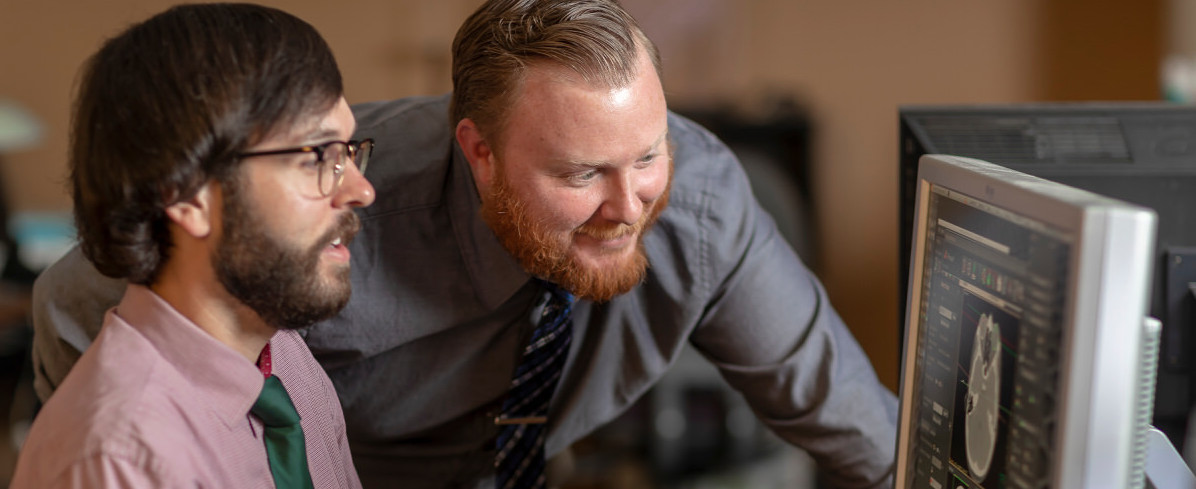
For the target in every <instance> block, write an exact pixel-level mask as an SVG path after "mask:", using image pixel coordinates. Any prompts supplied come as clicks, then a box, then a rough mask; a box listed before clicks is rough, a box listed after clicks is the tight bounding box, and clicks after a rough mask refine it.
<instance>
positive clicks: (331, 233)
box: [319, 211, 361, 248]
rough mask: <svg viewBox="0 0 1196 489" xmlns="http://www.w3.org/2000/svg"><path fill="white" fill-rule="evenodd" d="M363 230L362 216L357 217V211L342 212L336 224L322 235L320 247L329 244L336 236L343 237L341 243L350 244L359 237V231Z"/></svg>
mask: <svg viewBox="0 0 1196 489" xmlns="http://www.w3.org/2000/svg"><path fill="white" fill-rule="evenodd" d="M359 231H361V218H359V217H357V213H356V212H353V211H347V212H345V213H344V214H341V216H340V218H339V219H337V220H336V224H334V225H333V226H332V229H329V230H328V232H326V233H324V235H323V236H320V240H319V243H320V244H319V247H320V248H323V247H325V246H328V243H331V242H332V241H333V240H335V239H336V238H338V237H339V238H340V239H341V245H343V246H349V243H352V242H353V240H354V239H356V238H357V233H358V232H359Z"/></svg>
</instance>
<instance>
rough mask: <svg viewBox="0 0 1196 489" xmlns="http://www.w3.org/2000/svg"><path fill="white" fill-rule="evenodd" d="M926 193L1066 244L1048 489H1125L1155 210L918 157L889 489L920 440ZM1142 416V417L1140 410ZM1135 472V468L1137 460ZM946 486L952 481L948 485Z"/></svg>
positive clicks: (902, 480)
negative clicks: (1039, 228) (1005, 215)
mask: <svg viewBox="0 0 1196 489" xmlns="http://www.w3.org/2000/svg"><path fill="white" fill-rule="evenodd" d="M932 186H938V187H942V188H945V189H949V190H950V191H952V192H955V193H957V194H962V195H964V196H967V197H970V198H972V199H975V202H980V203H982V204H981V205H991V206H994V207H996V208H999V209H1002V210H1004V211H1008V212H1010V213H1013V214H1016V215H1020V216H1025V217H1027V218H1029V219H1031V220H1033V221H1037V222H1040V223H1042V224H1044V225H1046V226H1047V227H1048V228H1050V229H1052V230H1056V231H1058V232H1059V233H1061V235H1064V236H1069V237H1070V242H1071V244H1072V253H1071V256H1070V258H1069V267H1068V273H1067V275H1068V276H1067V286H1066V291H1065V294H1066V300H1065V305H1064V311H1063V314H1062V325H1061V326H1062V338H1061V341H1062V343H1061V348H1060V351H1059V363H1058V365H1059V377H1058V385H1057V387H1058V391H1057V397H1056V399H1057V404H1056V408H1057V409H1058V411H1057V413H1058V418H1057V419H1056V424H1055V433H1053V434H1051V435H1049V436H1052V437H1053V439H1054V440H1055V441H1054V449H1053V453H1051V455H1050V456H1051V457H1052V458H1051V461H1050V468H1049V473H1050V475H1049V480H1050V485H1049V487H1051V488H1075V489H1080V488H1102V487H1110V488H1126V487H1134V486H1135V485H1136V484H1137V483H1136V482H1134V480H1135V479H1138V478H1140V477H1141V470H1142V469H1141V467H1140V466H1139V467H1135V464H1136V463H1135V462H1134V460H1133V458H1134V450H1135V447H1134V445H1135V443H1138V441H1139V437H1141V436H1144V435H1143V434H1142V433H1139V431H1141V430H1140V429H1139V427H1138V424H1137V420H1138V415H1139V413H1140V412H1141V409H1142V406H1141V405H1140V404H1141V403H1142V401H1141V400H1140V399H1139V396H1138V395H1137V393H1139V392H1140V387H1141V384H1142V382H1141V381H1140V378H1141V375H1140V372H1139V365H1140V363H1141V362H1142V361H1143V358H1142V357H1143V355H1142V354H1141V353H1140V351H1141V348H1142V340H1141V334H1140V331H1141V328H1140V325H1141V324H1142V322H1143V318H1144V316H1145V314H1146V308H1147V300H1148V297H1149V292H1150V290H1149V289H1150V281H1149V280H1150V275H1151V272H1152V263H1153V256H1154V255H1153V253H1154V240H1155V226H1156V217H1155V214H1154V212H1153V211H1152V210H1150V209H1147V208H1144V207H1139V206H1135V205H1131V204H1126V203H1123V202H1120V201H1116V200H1113V199H1108V198H1105V197H1101V196H1098V195H1095V194H1092V193H1090V192H1087V191H1083V190H1078V189H1075V188H1072V187H1067V186H1064V185H1061V184H1057V183H1054V182H1050V181H1047V180H1043V179H1041V178H1037V177H1033V176H1030V175H1026V174H1023V173H1020V172H1016V171H1013V170H1009V169H1007V168H1003V167H1000V166H997V165H993V164H991V163H987V162H983V161H980V160H975V159H969V158H961V157H954V156H945V155H925V156H923V157H922V159H921V160H920V162H919V169H918V185H917V199H916V209H915V219H914V229H913V247H912V255H911V259H910V274H909V288H908V291H909V293H908V296H907V298H906V300H907V304H906V311H907V316H906V319H905V321H906V325H905V338H904V348H903V358H902V364H901V381H900V386H899V387H900V395H901V408H900V415H899V422H898V436H897V460H896V469H895V487H896V488H897V489H906V488H909V489H914V488H922V487H930V486H929V485H928V484H926V483H925V482H918V483H915V484H913V485H909V484H908V480H907V479H908V478H909V474H910V473H911V471H912V467H913V465H912V464H913V462H914V460H913V458H912V452H911V450H912V447H913V442H915V441H916V440H917V438H916V437H914V436H913V434H914V432H913V430H915V429H916V428H915V427H914V424H913V423H914V422H915V421H916V419H914V417H913V413H914V411H915V402H916V401H917V399H916V398H915V397H914V396H915V395H916V394H917V393H918V392H919V391H918V379H917V378H915V376H916V374H917V373H918V372H917V368H916V367H917V356H918V351H917V347H918V338H919V335H920V334H921V333H922V328H923V326H924V325H923V324H922V322H921V321H920V318H919V316H920V314H919V312H920V310H921V304H922V301H923V299H924V298H923V296H922V295H923V277H922V272H923V265H924V263H925V262H924V255H925V252H926V247H927V243H926V236H925V234H926V230H927V222H926V217H925V216H926V215H927V212H928V205H929V203H930V195H931V188H932ZM1145 409H1147V410H1149V409H1150V406H1149V405H1147V406H1146V407H1145ZM1138 465H1140V464H1138ZM943 487H944V488H947V487H950V488H951V489H954V487H955V485H954V484H953V483H950V481H948V485H944V486H943Z"/></svg>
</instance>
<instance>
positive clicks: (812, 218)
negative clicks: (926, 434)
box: [0, 0, 1196, 487]
mask: <svg viewBox="0 0 1196 489" xmlns="http://www.w3.org/2000/svg"><path fill="white" fill-rule="evenodd" d="M174 3H176V2H173V1H168V0H112V1H107V2H90V1H81V0H67V1H57V2H45V1H42V0H3V2H2V3H0V216H2V218H3V219H2V220H0V234H4V235H5V236H4V237H3V238H0V245H3V246H0V247H2V248H4V250H3V251H4V252H5V254H4V257H3V259H0V263H5V262H8V263H11V261H10V260H8V257H10V256H15V257H16V258H17V260H16V262H17V263H16V265H12V266H6V270H5V275H6V277H3V278H5V279H6V281H5V282H6V283H5V284H4V286H3V288H0V293H3V297H0V307H2V308H4V311H0V312H3V314H0V321H4V323H5V324H4V325H0V328H3V329H2V332H0V335H2V338H3V340H2V341H0V356H2V357H3V358H4V359H5V361H4V363H3V368H4V369H5V372H4V375H5V377H6V378H5V379H4V382H2V383H0V389H3V393H2V395H4V396H8V397H0V401H3V402H2V403H0V413H6V414H7V415H8V417H9V419H10V421H11V423H7V425H9V426H14V425H15V426H17V428H16V429H9V427H8V426H5V427H3V428H0V434H8V436H6V437H5V439H3V440H0V442H2V443H0V483H6V482H7V480H8V479H9V474H10V472H9V471H10V470H11V458H12V457H11V455H12V452H13V451H14V450H15V447H14V444H13V443H9V440H8V438H14V439H19V438H20V430H21V428H20V426H21V425H20V420H21V419H22V418H23V417H24V416H27V414H28V413H29V411H30V408H28V406H29V405H30V402H31V399H29V398H28V396H29V395H30V394H27V393H23V392H22V390H21V389H20V388H17V387H13V386H17V385H19V382H18V381H19V378H20V375H22V370H23V369H26V368H27V367H26V366H25V365H26V364H27V363H28V359H27V356H26V355H27V353H26V352H25V350H24V348H23V345H24V344H26V342H27V341H28V337H27V328H26V325H25V324H24V322H23V320H22V317H23V316H22V312H23V309H22V307H24V304H25V303H26V302H25V301H27V286H28V282H29V279H30V278H31V276H32V275H31V274H30V273H35V272H36V271H37V270H38V269H39V268H41V267H43V266H45V265H46V264H48V263H50V262H52V261H53V260H54V259H55V258H56V257H57V256H58V254H60V253H62V251H63V250H64V249H65V248H64V247H66V246H69V244H70V226H69V215H68V214H67V213H68V212H69V207H70V201H69V197H68V196H67V194H66V192H65V190H64V186H63V182H64V179H65V169H66V162H65V155H66V145H67V140H68V122H69V111H70V102H71V99H72V97H73V87H74V82H75V79H76V74H77V70H78V68H79V66H80V64H81V63H82V62H83V60H84V59H85V58H86V57H87V56H89V55H90V54H91V53H92V52H94V51H95V50H96V49H97V48H98V46H99V45H100V43H101V42H102V41H103V40H104V39H106V38H107V37H109V36H111V35H113V34H115V33H117V32H118V31H120V30H121V29H123V28H124V27H125V26H127V25H128V24H129V23H131V22H135V21H139V20H142V19H144V18H146V17H148V16H150V15H152V14H154V13H157V12H159V11H161V10H163V9H165V8H167V7H168V6H170V5H172V4H174ZM261 3H264V4H268V5H272V6H276V7H279V8H282V9H284V10H287V11H289V12H291V13H294V14H296V15H298V16H299V17H302V18H304V19H306V20H307V21H309V22H311V23H312V24H313V25H315V26H316V28H317V29H319V30H320V31H321V33H323V35H324V36H325V38H326V39H327V40H328V42H329V43H330V44H331V45H332V48H333V50H334V51H335V53H336V56H337V59H338V61H339V63H340V66H341V70H342V72H343V73H344V75H345V81H346V89H347V97H348V99H349V101H350V102H363V101H368V100H376V99H389V98H397V97H403V96H409V95H421V94H440V93H444V92H447V91H448V90H449V89H450V79H449V62H450V59H449V45H450V43H451V41H452V38H453V35H454V33H455V31H456V28H457V26H458V25H459V24H460V23H461V22H462V21H463V20H464V19H465V17H466V16H468V14H469V13H470V12H472V10H473V9H474V8H476V7H477V5H478V4H480V0H436V1H432V0H426V1H425V0H347V1H341V2H325V1H318V0H291V1H283V0H268V1H263V2H261ZM623 4H624V5H625V6H626V7H627V8H628V10H630V11H631V13H632V14H633V15H635V16H636V17H637V19H638V20H639V21H640V23H641V25H642V27H643V28H644V30H645V31H646V32H647V34H648V36H649V37H650V38H652V39H653V40H654V41H655V42H656V44H657V45H658V47H659V48H660V51H661V53H662V56H663V61H664V72H665V80H664V83H665V88H666V92H667V95H668V100H669V104H670V107H671V108H672V109H674V110H676V111H678V112H681V113H683V114H685V115H688V116H690V117H693V118H694V119H696V120H698V121H700V122H702V123H704V124H705V125H707V126H708V127H710V128H711V129H713V130H714V131H715V132H716V133H717V134H719V135H720V137H723V138H724V140H726V141H727V142H728V143H729V144H730V145H731V146H732V147H733V149H735V150H736V151H737V152H738V153H739V154H740V156H741V158H742V159H743V160H744V163H745V166H746V167H747V168H748V170H749V173H750V174H751V175H752V177H753V180H754V181H755V182H756V183H757V184H758V185H759V186H758V187H756V189H757V193H758V195H759V197H760V198H761V200H762V201H765V202H764V203H765V205H766V207H768V208H769V209H770V211H772V212H773V214H774V217H776V219H777V221H778V224H779V225H780V226H781V228H782V230H783V231H784V232H785V234H786V237H788V238H789V239H790V240H791V242H793V244H794V246H795V248H797V249H798V250H799V251H800V252H801V254H802V256H803V257H804V258H805V259H806V261H807V263H808V264H809V266H810V267H812V268H813V269H814V270H815V271H816V272H817V273H818V274H819V276H820V277H821V278H822V280H823V281H824V283H825V285H826V288H827V289H828V291H829V293H830V296H831V299H832V301H833V303H834V305H835V307H836V308H837V309H838V311H839V313H840V314H841V315H842V316H843V318H844V320H845V321H846V322H847V324H848V325H849V326H850V327H851V329H852V330H853V332H854V333H855V335H856V337H857V338H858V339H859V341H860V343H861V344H862V345H863V347H864V349H865V350H866V352H867V353H868V354H869V356H870V358H871V359H872V362H873V365H874V366H875V367H876V370H877V372H878V374H879V376H880V378H881V380H882V381H883V382H884V383H885V384H886V385H887V386H889V387H890V388H891V389H893V390H894V391H896V383H897V367H898V363H899V358H898V355H899V354H898V351H899V350H898V330H899V325H898V324H896V320H895V318H896V317H897V315H898V313H897V310H898V304H899V298H898V297H897V294H898V285H897V280H898V279H897V276H898V273H897V272H898V271H897V267H898V247H897V233H898V231H897V227H898V225H897V222H898V220H897V202H898V195H897V192H898V185H897V183H898V171H897V170H898V166H897V162H898V154H899V151H898V150H899V148H898V147H897V140H898V125H897V122H898V121H897V107H898V106H900V105H908V104H972V103H986V104H987V103H1007V102H1036V101H1080V100H1101V101H1120V100H1160V99H1163V98H1164V97H1166V98H1168V99H1171V100H1174V101H1178V102H1188V101H1190V100H1192V98H1191V93H1192V92H1191V89H1190V88H1189V85H1191V84H1192V83H1193V82H1192V81H1191V80H1196V76H1192V75H1191V69H1190V66H1191V65H1193V64H1196V62H1194V61H1193V60H1194V59H1196V58H1194V56H1196V1H1193V0H1138V1H1135V2H1122V1H1113V0H1083V1H1081V0H999V1H996V0H973V1H945V0H902V1H900V2H894V1H891V0H848V1H836V0H623ZM13 267H20V268H27V269H28V271H31V272H30V273H25V272H26V271H24V270H19V269H14V268H13ZM14 271H15V272H20V273H15V272H14ZM10 272H12V273H13V275H14V276H13V277H7V276H8V275H10ZM8 311H11V312H8ZM682 363H683V365H681V366H679V368H678V369H677V371H676V372H675V373H674V374H673V376H672V377H670V379H671V380H669V381H667V382H666V383H665V384H663V385H662V387H661V388H658V389H657V390H655V391H653V393H652V394H649V396H647V398H646V399H645V400H644V401H643V402H642V403H641V404H640V405H637V406H636V408H634V409H633V410H632V411H631V412H630V413H628V415H627V416H625V417H624V418H623V419H621V420H620V421H619V422H618V423H616V424H615V425H613V426H612V427H611V428H610V429H608V430H604V431H603V432H601V433H599V434H597V435H595V437H592V439H589V440H587V441H586V442H583V443H582V444H579V446H578V447H577V450H576V453H577V457H578V458H577V463H576V466H577V467H578V474H579V476H578V478H577V481H576V482H575V485H576V486H577V487H657V486H659V487H791V486H793V485H794V481H805V480H811V479H808V478H807V477H810V476H809V475H808V474H807V472H806V469H805V468H804V467H807V466H808V462H802V459H801V456H800V455H795V454H793V453H791V451H790V450H788V449H785V448H782V447H780V446H779V445H778V444H777V443H776V442H775V440H772V439H771V438H770V437H769V435H767V434H765V433H762V432H760V430H759V429H758V426H756V425H754V424H753V419H752V417H751V413H750V411H745V409H746V408H745V407H744V406H742V403H741V401H740V400H738V398H737V397H736V396H735V395H734V394H731V393H727V392H724V390H723V389H722V388H721V387H720V386H721V384H720V381H719V380H718V379H717V378H716V375H715V374H713V373H712V371H707V370H704V369H703V367H702V365H701V364H702V362H701V361H700V360H699V361H696V362H689V361H688V360H686V361H684V362H682ZM9 377H11V379H10V378H9ZM10 392H15V394H9V393H10ZM703 423H705V424H703ZM7 431H12V432H13V433H6V432H7ZM695 447H696V448H695ZM612 453H613V454H615V455H610V454H612ZM619 454H623V455H631V456H630V457H624V456H619ZM670 454H672V455H670ZM678 454H680V455H678ZM778 454H780V455H778ZM670 457H671V458H670ZM778 457H779V458H778ZM625 458H630V459H632V460H631V461H627V460H623V459H625ZM777 460H779V462H777ZM637 464H638V465H637ZM761 467H763V468H761ZM760 474H766V475H760ZM604 480H606V481H608V482H603V481H604ZM610 480H617V481H618V482H609V481H610ZM799 484H800V483H799Z"/></svg>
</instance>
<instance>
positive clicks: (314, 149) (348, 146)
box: [237, 139, 374, 197]
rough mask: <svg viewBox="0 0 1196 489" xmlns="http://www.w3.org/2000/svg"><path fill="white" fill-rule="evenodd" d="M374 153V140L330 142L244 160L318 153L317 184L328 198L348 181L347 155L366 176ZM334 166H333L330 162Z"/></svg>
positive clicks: (243, 155) (262, 153) (258, 153)
mask: <svg viewBox="0 0 1196 489" xmlns="http://www.w3.org/2000/svg"><path fill="white" fill-rule="evenodd" d="M373 152H374V140H373V139H362V140H361V141H328V142H327V143H324V144H317V145H315V146H300V147H298V148H286V149H272V150H269V151H253V152H249V153H241V154H239V155H237V156H239V157H241V158H252V157H254V156H274V155H285V154H294V153H315V154H316V163H315V164H316V170H317V172H316V174H317V177H316V182H317V183H318V184H319V186H320V195H322V196H324V197H327V196H329V195H332V194H333V193H335V192H336V189H338V188H340V186H341V182H342V181H344V180H345V156H346V155H347V156H348V157H349V158H348V159H350V160H352V161H353V164H354V165H357V171H359V172H361V173H362V174H365V167H366V165H367V164H369V162H370V153H373ZM330 162H331V163H332V164H329V163H330Z"/></svg>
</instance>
